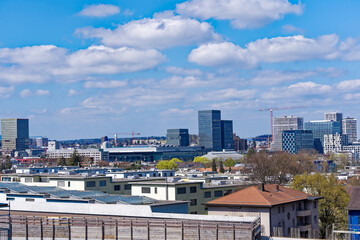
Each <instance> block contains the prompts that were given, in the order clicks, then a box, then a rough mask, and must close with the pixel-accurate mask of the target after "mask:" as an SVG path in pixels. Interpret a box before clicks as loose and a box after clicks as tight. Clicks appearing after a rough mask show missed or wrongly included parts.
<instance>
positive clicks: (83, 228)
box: [0, 216, 259, 240]
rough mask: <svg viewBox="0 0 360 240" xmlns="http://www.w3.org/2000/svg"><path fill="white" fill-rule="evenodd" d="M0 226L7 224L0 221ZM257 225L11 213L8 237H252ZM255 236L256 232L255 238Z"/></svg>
mask: <svg viewBox="0 0 360 240" xmlns="http://www.w3.org/2000/svg"><path fill="white" fill-rule="evenodd" d="M0 227H7V225H5V224H0ZM257 228H258V225H253V224H249V223H245V224H244V223H239V222H233V223H228V222H215V221H207V222H203V221H196V220H191V221H186V220H185V221H183V220H170V219H166V220H160V219H156V218H150V219H136V218H131V217H125V218H106V217H100V218H99V217H97V218H94V217H82V218H72V217H70V218H68V217H61V218H55V217H51V218H48V217H35V216H34V217H32V216H29V217H24V216H17V217H16V216H15V217H12V237H13V238H12V239H13V240H17V239H19V240H20V239H21V240H23V239H24V240H25V239H31V240H32V239H41V238H42V239H44V240H48V239H49V240H50V239H57V240H59V239H61V240H62V239H64V240H65V239H73V240H78V239H88V240H95V239H104V240H108V239H156V240H165V239H173V240H177V239H179V240H180V239H181V240H190V239H191V240H192V239H217V240H229V239H230V240H231V239H232V240H245V239H246V240H249V239H254V240H255V234H256V232H257V231H256V229H257ZM257 239H259V236H258V238H257Z"/></svg>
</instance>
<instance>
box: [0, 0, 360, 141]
mask: <svg viewBox="0 0 360 240" xmlns="http://www.w3.org/2000/svg"><path fill="white" fill-rule="evenodd" d="M359 11H360V1H357V0H347V1H335V0H327V1H310V0H303V1H301V2H298V1H287V0H188V1H184V0H182V1H177V0H153V1H149V0H131V1H130V0H102V1H93V0H91V1H90V0H89V1H80V0H77V1H74V0H62V1H45V0H32V1H28V0H1V1H0V101H1V108H0V117H1V118H13V117H18V118H29V119H30V134H31V135H42V136H48V137H49V138H51V139H59V140H60V139H74V138H90V137H101V136H103V135H109V136H111V135H112V133H115V132H121V133H130V132H131V131H133V130H134V131H136V132H140V133H141V136H150V135H158V136H159V135H165V134H166V129H167V128H189V130H190V133H197V111H198V110H202V109H219V110H221V111H222V118H223V119H232V120H234V131H235V132H236V133H237V134H238V135H239V136H241V137H251V136H256V135H259V134H265V133H269V132H270V118H269V113H268V112H260V111H259V109H260V108H268V107H288V106H307V108H305V109H294V110H283V111H277V112H275V116H280V115H298V116H303V117H304V118H305V121H308V120H316V119H322V118H323V112H326V111H341V112H343V113H344V116H345V117H346V116H351V117H356V118H359V117H360V111H359V110H358V109H359V107H358V104H357V102H358V101H359V99H360V91H359V90H360V68H359V63H360V62H359V61H360V41H359V40H360V35H359V33H360V29H359V27H358V23H359V22H360V15H359V14H358V13H359Z"/></svg>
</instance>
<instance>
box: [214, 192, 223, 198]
mask: <svg viewBox="0 0 360 240" xmlns="http://www.w3.org/2000/svg"><path fill="white" fill-rule="evenodd" d="M214 196H215V197H222V196H223V192H222V190H218V191H215V192H214Z"/></svg>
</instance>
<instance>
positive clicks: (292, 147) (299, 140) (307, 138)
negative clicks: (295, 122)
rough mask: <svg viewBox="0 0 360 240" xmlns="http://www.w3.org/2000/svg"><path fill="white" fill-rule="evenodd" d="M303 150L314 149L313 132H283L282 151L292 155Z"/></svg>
mask: <svg viewBox="0 0 360 240" xmlns="http://www.w3.org/2000/svg"><path fill="white" fill-rule="evenodd" d="M301 149H306V150H310V149H314V135H313V133H312V131H311V130H285V131H283V132H282V150H283V151H285V152H288V153H291V154H295V153H298V152H299V151H300V150H301Z"/></svg>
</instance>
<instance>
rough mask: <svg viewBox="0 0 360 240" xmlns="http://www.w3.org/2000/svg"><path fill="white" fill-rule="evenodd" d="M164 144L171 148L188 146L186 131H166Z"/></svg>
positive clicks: (187, 133) (187, 132)
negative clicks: (171, 146)
mask: <svg viewBox="0 0 360 240" xmlns="http://www.w3.org/2000/svg"><path fill="white" fill-rule="evenodd" d="M166 144H168V145H173V146H181V147H187V146H189V130H188V129H168V130H167V133H166Z"/></svg>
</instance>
